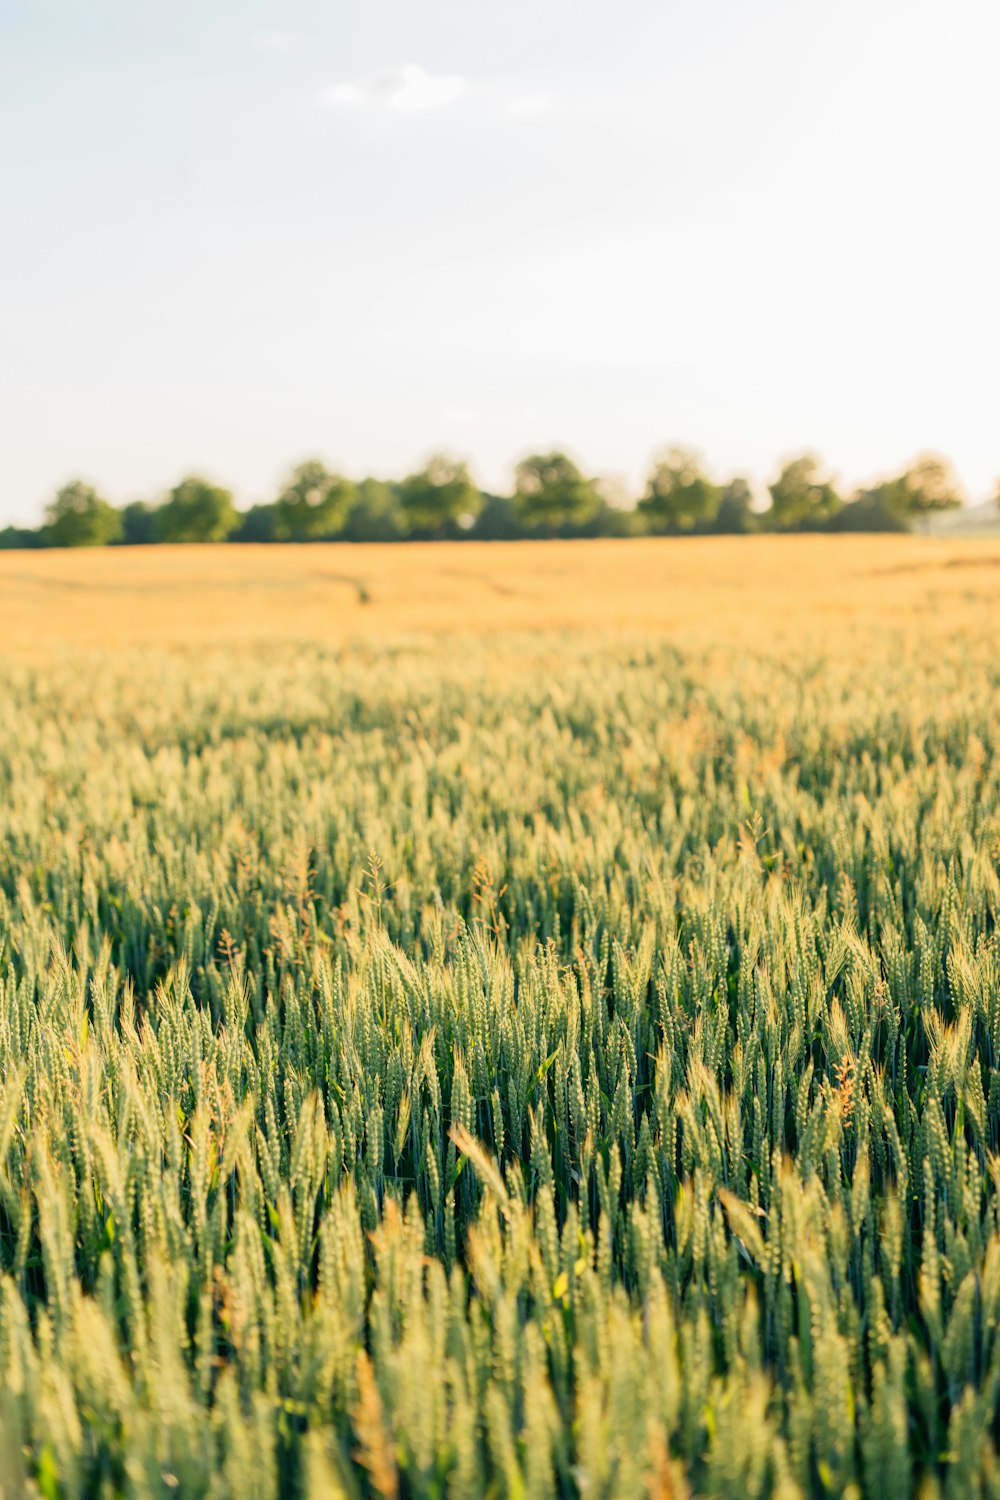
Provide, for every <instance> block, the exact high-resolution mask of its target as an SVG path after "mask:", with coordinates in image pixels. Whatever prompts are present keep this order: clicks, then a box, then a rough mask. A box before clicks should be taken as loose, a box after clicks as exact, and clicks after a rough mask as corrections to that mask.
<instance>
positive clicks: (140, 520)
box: [118, 500, 156, 547]
mask: <svg viewBox="0 0 1000 1500" xmlns="http://www.w3.org/2000/svg"><path fill="white" fill-rule="evenodd" d="M118 540H119V541H120V542H121V543H122V544H123V545H124V546H126V547H145V546H147V545H148V544H149V543H150V542H155V541H156V511H155V509H154V508H153V506H152V505H149V504H148V503H147V502H146V501H145V500H132V501H130V503H129V504H128V505H126V506H125V507H124V508H123V510H122V532H121V536H120V537H119V538H118Z"/></svg>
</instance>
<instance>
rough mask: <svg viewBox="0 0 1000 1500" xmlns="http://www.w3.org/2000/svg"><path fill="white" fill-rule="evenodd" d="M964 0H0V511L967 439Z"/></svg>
mask: <svg viewBox="0 0 1000 1500" xmlns="http://www.w3.org/2000/svg"><path fill="white" fill-rule="evenodd" d="M998 56H1000V6H998V5H997V4H996V3H995V0H975V3H974V0H952V3H951V4H949V5H947V6H944V5H941V4H940V3H933V4H932V3H927V0H842V3H840V4H838V5H836V6H834V5H820V4H817V3H806V4H803V3H801V0H799V3H791V0H758V3H756V4H754V5H748V4H746V3H737V0H700V3H698V0H688V3H665V0H621V3H619V4H617V5H611V4H609V3H608V0H572V3H571V0H530V3H529V0H506V3H505V4H503V5H500V4H487V3H485V0H461V3H459V0H451V3H444V0H364V3H361V0H338V3H336V4H329V3H328V4H320V3H314V0H284V3H282V4H281V5H278V4H269V3H257V4H247V3H236V0H208V3H206V0H202V3H200V4H194V3H190V0H181V3H173V4H171V5H164V6H149V5H137V4H135V3H134V0H132V3H129V4H126V3H125V0H105V3H94V4H90V5H87V6H82V5H80V4H79V3H72V4H71V3H68V0H61V3H45V0H38V3H27V0H0V133H2V140H3V143H4V149H3V152H2V157H0V266H2V279H0V328H2V336H0V429H2V442H0V525H2V524H4V523H6V522H14V521H16V522H34V521H36V520H37V518H38V517H39V515H40V514H41V511H42V508H43V506H44V504H45V503H46V501H47V500H48V498H49V497H50V495H51V493H52V491H53V490H54V488H55V487H56V486H57V485H58V484H59V483H61V482H62V481H64V480H65V479H67V478H68V477H69V476H71V475H74V474H80V475H82V476H83V477H85V478H87V479H89V480H91V481H93V482H94V483H96V484H97V485H98V486H99V487H100V488H101V489H102V491H103V492H104V493H106V494H107V496H108V497H109V498H110V499H112V500H113V501H115V502H116V503H119V502H123V501H126V500H129V499H133V498H137V497H153V496H156V495H158V494H159V493H161V492H162V491H163V490H164V489H165V488H166V487H168V486H169V485H170V484H172V483H173V482H175V480H176V479H177V478H178V477H179V475H180V474H182V473H184V472H185V471H188V470H191V469H198V470H202V471H205V472H206V473H207V474H209V475H210V476H212V477H216V478H218V479H220V480H223V481H225V482H226V483H228V484H230V485H232V487H233V488H234V489H235V490H236V493H237V496H238V498H239V501H240V503H241V504H248V503H250V502H252V501H255V500H260V499H266V498H270V497H271V495H273V493H274V490H275V487H276V484H277V483H278V481H279V480H280V478H281V477H282V475H283V474H284V472H285V471H286V470H287V468H288V467H289V466H290V465H291V464H292V463H293V462H295V461H297V460H299V459H301V458H303V457H305V456H307V455H310V454H313V453H316V454H318V455H319V456H321V457H323V458H325V459H326V460H327V461H328V462H329V463H331V464H332V465H335V466H337V467H339V468H342V469H343V470H344V471H345V472H347V473H348V474H352V475H362V474H365V473H375V474H380V475H387V476H395V475H400V474H403V473H405V472H406V471H407V470H408V469H409V468H412V467H414V466H415V465H416V464H417V463H418V462H419V461H421V460H422V459H423V458H425V457H426V456H427V454H428V453H429V452H431V451H432V450H435V449H439V448H443V449H447V450H450V451H454V452H456V453H458V454H460V455H462V456H464V457H467V458H468V459H469V460H470V463H471V466H472V469H473V473H474V475H475V477H476V478H477V479H478V480H479V481H480V482H481V483H482V484H484V485H486V486H488V487H492V488H505V487H507V486H508V485H509V482H510V472H511V466H512V463H513V461H514V460H515V459H517V458H518V457H519V456H520V455H521V454H523V453H524V452H525V451H527V450H529V449H531V448H538V447H542V446H544V447H551V446H553V445H559V446H562V447H565V448H566V449H567V450H568V451H570V452H571V453H572V454H573V455H574V456H575V457H576V458H577V459H578V460H579V461H580V462H581V463H582V464H583V465H584V466H585V467H586V468H587V469H588V470H589V471H590V472H593V473H601V474H608V475H611V476H618V477H620V478H621V480H622V481H623V482H624V483H625V484H626V485H628V486H629V487H630V488H631V489H633V490H634V489H635V488H637V487H638V485H639V484H640V482H641V479H642V476H643V474H644V472H645V470H646V468H647V466H648V463H649V459H650V456H651V454H652V453H653V452H654V451H655V450H656V449H658V448H660V447H662V446H663V445H664V444H666V443H669V442H683V443H687V444H690V445H693V446H695V447H697V448H699V449H701V450H702V451H703V452H704V454H705V456H706V459H707V462H708V464H709V466H710V468H711V469H712V470H713V472H714V473H715V474H716V475H718V476H719V477H724V476H726V475H728V474H730V473H732V472H733V471H735V470H739V471H742V472H747V473H749V474H750V475H751V476H752V477H753V478H754V479H755V481H757V482H761V481H766V479H767V478H768V477H769V476H770V475H772V474H773V472H774V470H775V467H776V464H777V461H778V460H779V458H781V457H782V456H784V455H787V454H789V453H791V452H796V451H799V450H801V449H802V448H804V447H809V448H814V449H816V450H818V451H819V452H820V453H821V454H822V455H823V456H824V458H825V459H826V460H828V462H829V463H830V465H831V467H832V468H833V470H834V471H835V472H836V473H837V474H839V475H840V476H841V478H842V480H843V482H844V483H845V484H846V485H848V486H850V485H853V484H854V483H858V482H861V481H865V480H868V479H870V478H871V477H873V476H875V475H877V474H880V473H884V472H886V471H888V470H891V469H893V468H894V467H898V466H901V465H902V464H903V463H904V462H905V461H907V460H908V459H910V458H912V457H913V456H914V454H916V453H917V452H919V451H921V450H926V449H935V450H938V451H941V452H943V453H945V454H947V455H948V456H949V457H950V458H951V459H952V460H953V461H954V463H955V465H956V467H957V469H958V472H959V474H960V476H961V478H962V479H963V481H964V483H965V485H966V487H967V490H968V492H969V494H970V498H972V499H973V500H978V499H984V498H986V497H987V495H989V494H991V493H992V491H993V488H994V482H995V480H996V477H997V475H998V474H1000V425H998V422H997V412H998V410H1000V374H998V363H997V351H998V349H1000V292H998V284H1000V278H998V274H997V258H998V248H997V247H998V243H1000V194H998V192H997V189H996V171H997V167H996V163H997V151H998V141H1000V131H998V125H1000V91H998V89H997V82H996V67H997V57H998Z"/></svg>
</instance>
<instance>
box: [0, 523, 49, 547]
mask: <svg viewBox="0 0 1000 1500" xmlns="http://www.w3.org/2000/svg"><path fill="white" fill-rule="evenodd" d="M42 545H43V543H42V534H41V532H40V531H39V530H37V529H36V528H35V527H31V526H4V527H3V528H2V529H0V552H32V551H34V550H35V549H36V548H38V547H41V546H42Z"/></svg>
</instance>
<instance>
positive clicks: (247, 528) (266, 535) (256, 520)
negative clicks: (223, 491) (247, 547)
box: [229, 505, 275, 542]
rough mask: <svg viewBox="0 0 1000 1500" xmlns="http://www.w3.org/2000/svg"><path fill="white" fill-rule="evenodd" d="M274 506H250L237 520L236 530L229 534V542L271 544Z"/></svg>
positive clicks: (272, 539)
mask: <svg viewBox="0 0 1000 1500" xmlns="http://www.w3.org/2000/svg"><path fill="white" fill-rule="evenodd" d="M274 524H275V523H274V506H273V505H251V507H250V509H249V510H245V511H244V512H243V513H242V515H241V516H240V518H239V524H238V525H237V527H236V530H235V531H233V532H230V535H229V540H230V541H231V542H273V541H274V540H275V535H274Z"/></svg>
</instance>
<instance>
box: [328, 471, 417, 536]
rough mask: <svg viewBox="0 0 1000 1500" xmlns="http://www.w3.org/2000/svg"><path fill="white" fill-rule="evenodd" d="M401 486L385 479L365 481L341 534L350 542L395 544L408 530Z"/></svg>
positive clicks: (352, 504)
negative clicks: (389, 482)
mask: <svg viewBox="0 0 1000 1500" xmlns="http://www.w3.org/2000/svg"><path fill="white" fill-rule="evenodd" d="M405 524H406V523H405V520H404V517H403V507H402V505H401V504H400V500H399V487H398V485H395V484H388V483H387V482H386V481H385V480H384V479H362V480H361V481H360V483H359V484H357V485H356V486H355V490H354V499H353V501H352V502H351V508H350V510H349V511H348V513H347V519H346V520H345V522H344V526H343V530H342V532H341V535H342V536H343V537H344V539H345V541H349V542H395V541H398V540H399V538H400V537H401V536H402V535H403V531H404V528H405Z"/></svg>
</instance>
